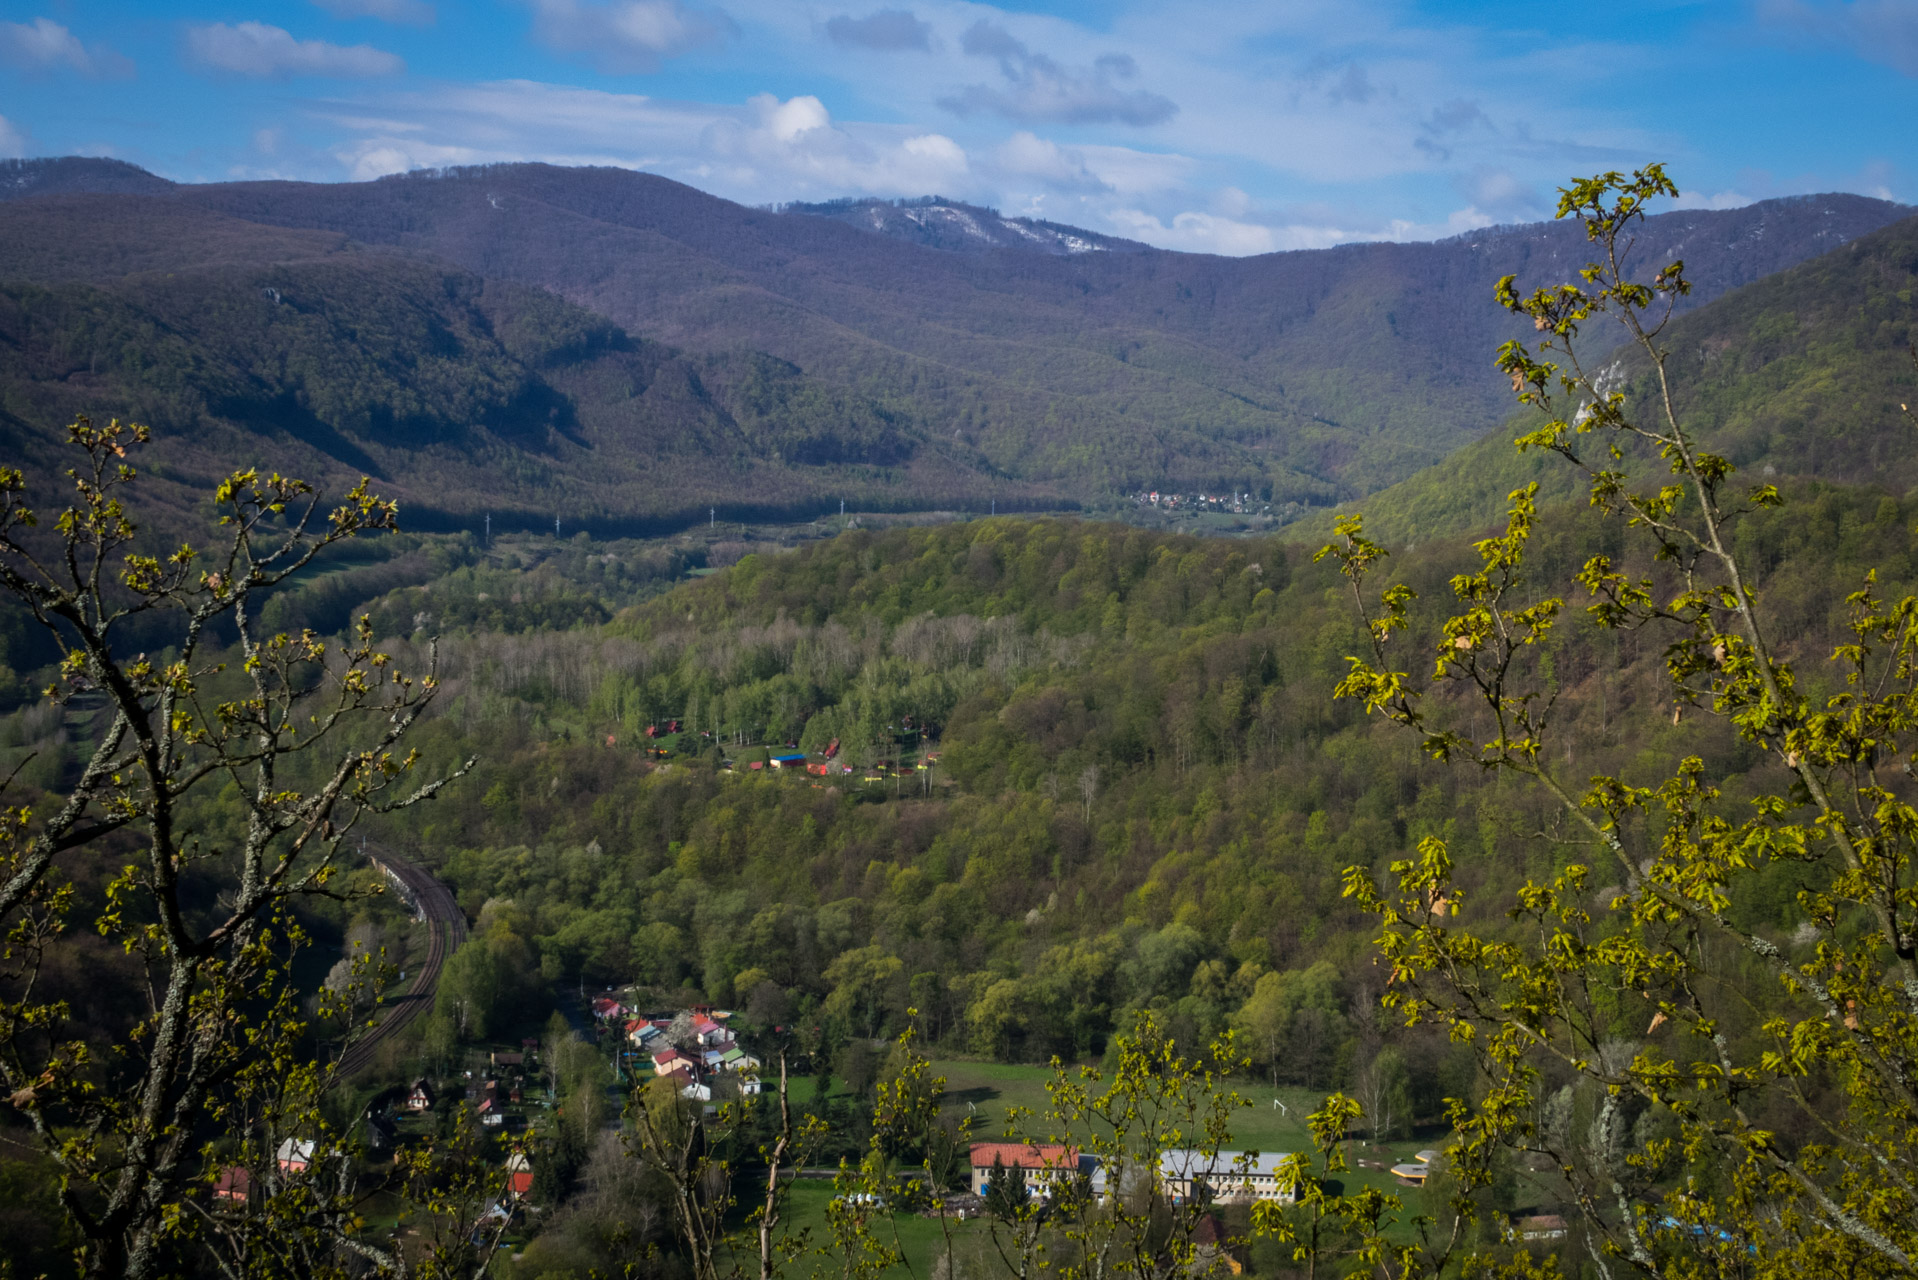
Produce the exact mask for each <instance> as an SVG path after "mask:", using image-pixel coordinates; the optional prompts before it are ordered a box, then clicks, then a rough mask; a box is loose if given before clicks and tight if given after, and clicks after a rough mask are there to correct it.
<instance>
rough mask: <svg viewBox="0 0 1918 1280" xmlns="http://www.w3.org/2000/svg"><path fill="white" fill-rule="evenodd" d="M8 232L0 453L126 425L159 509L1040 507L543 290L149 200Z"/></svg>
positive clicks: (873, 409)
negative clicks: (242, 488)
mask: <svg viewBox="0 0 1918 1280" xmlns="http://www.w3.org/2000/svg"><path fill="white" fill-rule="evenodd" d="M6 208H7V213H8V215H9V216H8V217H7V218H6V221H7V222H8V223H9V224H10V229H11V230H12V231H13V232H14V233H15V234H13V235H9V236H6V237H0V281H6V282H7V283H0V438H4V439H5V441H6V443H7V445H8V448H9V451H10V452H11V453H12V454H13V455H14V456H15V457H17V458H19V459H21V460H22V461H26V462H37V461H41V460H44V459H47V458H49V457H50V452H49V451H50V448H51V447H52V445H53V444H54V443H55V441H56V439H57V437H56V434H55V430H54V428H56V427H57V426H59V425H63V424H64V423H65V422H67V421H69V420H70V419H71V418H72V417H74V416H75V415H78V414H82V413H85V414H91V415H94V416H98V417H102V418H104V417H107V416H115V415H117V416H121V417H128V418H135V419H138V420H140V421H143V422H145V423H147V424H148V425H150V426H151V427H152V428H154V430H155V432H156V436H157V441H156V446H155V449H154V454H153V458H152V461H153V462H155V463H157V464H158V467H157V469H156V476H157V478H159V479H160V481H161V486H162V488H167V487H169V486H172V487H174V490H175V491H174V492H173V493H172V495H171V500H172V501H173V502H174V503H175V504H176V505H181V506H185V505H190V504H191V503H193V502H195V501H198V500H200V498H201V496H203V491H204V489H205V488H206V487H207V486H208V485H210V484H211V482H212V479H213V477H214V476H215V475H217V474H220V473H222V472H223V471H224V470H225V469H227V468H229V467H230V466H231V465H233V464H234V463H235V462H237V461H239V460H246V461H248V462H256V463H258V464H259V465H260V466H262V467H263V468H264V469H269V470H275V469H277V470H292V471H297V472H298V473H300V474H302V475H305V476H307V477H310V478H311V479H313V480H314V481H316V482H319V483H321V484H323V485H327V486H330V487H331V486H337V487H345V486H349V485H350V484H351V482H352V481H353V480H354V479H355V478H357V476H358V475H361V474H367V475H371V476H373V477H375V478H376V479H377V480H378V482H379V483H380V485H381V486H382V488H383V489H384V490H385V491H387V492H388V493H389V495H390V496H393V497H396V498H398V499H400V500H401V501H402V502H404V503H405V505H406V509H407V511H408V521H409V526H410V527H412V528H415V529H432V528H444V527H448V526H453V527H470V528H477V527H478V526H479V524H480V523H481V521H482V520H483V519H484V517H485V515H486V514H488V513H490V514H491V515H492V516H493V517H494V521H495V524H496V526H497V527H499V528H501V529H506V528H512V527H516V526H521V527H523V526H527V525H532V526H550V524H551V522H552V520H553V518H554V517H555V516H558V517H560V518H561V519H562V520H563V521H564V522H565V524H566V525H567V526H569V527H571V528H573V529H580V528H597V529H599V530H601V531H602V532H611V531H617V530H625V531H632V530H635V529H646V528H655V527H660V526H662V525H672V524H675V523H684V522H686V521H689V520H690V519H692V518H695V516H704V515H706V512H707V508H708V507H713V506H717V507H723V508H724V509H725V511H726V513H727V514H728V515H729V516H730V517H734V518H737V517H741V516H748V515H766V514H771V515H773V516H775V517H777V518H784V519H795V518H799V519H804V518H809V517H810V516H812V515H815V514H818V513H819V512H821V511H823V510H826V509H828V508H830V507H832V506H833V505H834V504H835V503H836V502H837V501H838V500H839V499H841V498H844V499H846V500H849V501H851V502H853V503H854V504H855V506H856V507H867V508H886V507H891V506H901V505H903V506H911V507H926V506H938V505H941V504H951V505H965V504H967V503H969V502H971V501H972V500H974V499H975V498H980V499H981V501H980V505H984V500H987V499H988V495H987V494H986V493H985V486H986V485H988V484H990V485H991V486H992V487H991V490H990V495H989V497H990V498H996V499H997V500H998V501H1000V502H1001V503H1002V504H1004V505H1005V506H1007V507H1008V508H1016V507H1017V506H1019V505H1021V504H1022V502H1023V503H1037V504H1041V505H1045V506H1053V507H1056V506H1058V505H1061V504H1062V502H1063V501H1064V500H1063V499H1061V498H1060V497H1059V495H1057V494H1056V493H1052V492H1042V491H1034V490H1032V489H1031V488H1030V487H1029V486H1022V485H1020V484H1018V483H1016V482H1006V481H1003V480H998V479H997V478H995V477H992V476H991V473H990V468H988V467H985V466H984V465H983V464H982V462H981V460H980V459H979V458H978V457H977V455H976V454H974V453H973V452H972V451H970V450H968V449H966V448H965V447H964V446H963V445H959V444H955V443H954V442H952V441H950V440H941V439H935V438H931V437H929V436H928V434H927V432H926V431H925V430H924V428H923V426H922V425H921V424H920V423H918V422H917V421H915V420H914V419H913V418H912V417H911V416H910V414H909V413H901V412H899V411H898V410H896V409H895V408H894V407H892V406H891V405H889V404H888V403H887V402H885V401H883V400H880V399H876V398H874V397H872V396H868V395H862V394H860V393H858V392H856V391H849V390H845V389H842V388H838V387H833V386H829V385H826V384H823V383H821V382H819V381H818V380H817V379H812V378H808V377H807V376H806V375H804V374H803V373H801V372H800V371H799V370H798V369H796V368H794V367H792V366H791V365H789V364H787V363H785V362H783V361H779V360H777V359H774V358H772V357H769V356H766V355H764V354H761V353H754V352H726V353H714V354H707V355H700V356H685V355H682V354H680V353H678V352H675V351H673V350H671V349H670V348H666V347H663V346H661V345H660V344H658V343H654V342H648V341H642V340H637V339H634V338H631V337H630V336H629V335H628V334H626V333H625V331H623V330H622V329H620V328H619V327H618V326H617V325H615V324H613V323H611V322H610V321H608V320H606V319H605V318H604V317H602V316H599V315H596V314H594V313H591V312H588V311H585V310H583V309H582V308H579V307H577V306H574V305H572V304H570V303H567V302H565V301H563V300H561V299H560V298H558V297H556V296H555V295H553V294H551V293H550V292H547V291H545V290H541V289H537V288H531V287H528V286H525V285H519V284H514V283H511V282H506V281H498V280H494V281H486V280H482V279H480V278H479V277H476V276H474V275H472V274H470V273H468V272H465V271H461V270H458V269H456V268H448V267H446V266H444V265H443V264H437V263H434V262H431V261H429V260H425V259H422V258H420V257H418V256H416V255H406V254H402V253H397V252H395V251H393V250H390V249H382V248H371V249H369V248H366V247H364V246H356V245H354V244H352V243H351V242H349V241H348V240H347V239H346V238H345V237H343V236H341V235H339V234H338V233H335V232H315V231H299V230H286V229H282V228H275V227H267V226H262V225H260V224H257V223H250V222H244V221H241V220H238V219H232V218H227V217H224V216H221V215H210V214H207V213H206V212H204V211H202V210H197V209H194V208H192V207H191V206H187V205H182V204H180V203H178V202H172V201H156V200H153V199H151V198H150V197H141V196H119V195H115V196H95V197H75V196H71V195H61V196H51V197H43V198H41V199H37V200H30V201H21V202H17V203H15V204H13V205H9V206H6ZM30 281H37V282H30ZM156 496H157V495H156Z"/></svg>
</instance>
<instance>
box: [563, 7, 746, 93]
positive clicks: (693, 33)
mask: <svg viewBox="0 0 1918 1280" xmlns="http://www.w3.org/2000/svg"><path fill="white" fill-rule="evenodd" d="M531 2H532V6H533V33H534V34H535V35H536V36H538V37H539V40H540V42H541V43H542V44H544V45H546V46H547V47H549V48H552V49H556V50H558V51H559V52H561V53H570V54H575V55H578V56H580V57H583V58H585V59H586V60H587V61H588V62H590V63H592V64H593V65H594V66H595V67H597V68H598V69H599V70H601V71H604V72H608V73H610V74H615V75H624V74H631V73H635V72H645V71H654V70H657V69H658V67H659V64H660V63H661V62H663V61H664V60H665V59H667V58H671V57H674V56H676V55H678V54H681V53H685V52H686V51H687V50H689V49H696V48H698V47H700V46H701V45H707V44H717V43H719V42H720V41H722V40H724V39H725V38H726V37H727V36H728V35H730V34H731V33H732V32H733V31H734V29H735V28H734V26H733V22H732V19H730V18H728V17H727V16H726V15H725V14H723V13H720V12H717V11H713V12H701V11H698V10H694V9H690V8H688V7H687V6H685V5H683V4H681V3H679V0H531Z"/></svg>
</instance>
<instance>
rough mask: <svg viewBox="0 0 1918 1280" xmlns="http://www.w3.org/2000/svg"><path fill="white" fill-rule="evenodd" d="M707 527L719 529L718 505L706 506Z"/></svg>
mask: <svg viewBox="0 0 1918 1280" xmlns="http://www.w3.org/2000/svg"><path fill="white" fill-rule="evenodd" d="M706 527H707V528H708V529H717V528H718V527H719V508H718V507H707V508H706Z"/></svg>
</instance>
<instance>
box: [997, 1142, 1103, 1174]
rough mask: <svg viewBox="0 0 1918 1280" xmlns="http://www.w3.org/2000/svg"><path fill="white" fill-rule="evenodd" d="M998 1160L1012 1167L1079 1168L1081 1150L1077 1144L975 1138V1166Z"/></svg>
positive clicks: (998, 1162)
mask: <svg viewBox="0 0 1918 1280" xmlns="http://www.w3.org/2000/svg"><path fill="white" fill-rule="evenodd" d="M995 1164H1002V1165H1005V1166H1006V1167H1007V1168H1009V1169H1011V1168H1019V1169H1065V1168H1076V1167H1078V1164H1079V1152H1078V1150H1077V1149H1076V1148H1074V1147H1068V1146H1066V1145H1064V1144H1063V1143H1056V1142H1047V1143H1032V1142H975V1143H973V1144H972V1167H973V1168H975V1169H985V1168H990V1167H991V1166H992V1165H995Z"/></svg>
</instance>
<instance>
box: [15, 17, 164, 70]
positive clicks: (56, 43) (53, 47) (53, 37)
mask: <svg viewBox="0 0 1918 1280" xmlns="http://www.w3.org/2000/svg"><path fill="white" fill-rule="evenodd" d="M0 59H4V60H5V61H6V62H8V63H10V64H11V65H13V66H16V67H20V68H23V69H25V70H28V71H60V70H64V71H74V72H78V73H79V74H80V75H83V76H120V75H129V74H131V73H132V71H133V64H132V63H131V62H129V61H127V60H126V59H125V58H123V57H121V56H120V55H119V54H117V53H115V52H114V51H113V50H111V49H109V48H107V47H106V46H105V45H94V46H93V47H92V48H88V47H87V46H86V45H84V44H82V43H81V42H80V37H78V36H76V35H74V34H73V32H71V31H69V30H68V29H67V28H65V27H63V26H61V25H60V24H59V23H57V22H55V21H53V19H51V18H35V19H34V20H33V21H32V22H0Z"/></svg>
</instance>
